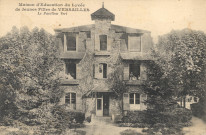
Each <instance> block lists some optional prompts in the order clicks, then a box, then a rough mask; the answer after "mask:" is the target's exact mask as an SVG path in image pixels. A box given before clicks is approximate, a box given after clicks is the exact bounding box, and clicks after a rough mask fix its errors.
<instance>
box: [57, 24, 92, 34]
mask: <svg viewBox="0 0 206 135" xmlns="http://www.w3.org/2000/svg"><path fill="white" fill-rule="evenodd" d="M94 27H95V25H94V24H90V25H81V26H76V27H70V28H59V29H54V31H55V32H80V31H91V29H92V28H94Z"/></svg>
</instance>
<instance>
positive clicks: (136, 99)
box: [129, 93, 140, 104]
mask: <svg viewBox="0 0 206 135" xmlns="http://www.w3.org/2000/svg"><path fill="white" fill-rule="evenodd" d="M129 103H130V104H140V94H139V93H130V94H129Z"/></svg>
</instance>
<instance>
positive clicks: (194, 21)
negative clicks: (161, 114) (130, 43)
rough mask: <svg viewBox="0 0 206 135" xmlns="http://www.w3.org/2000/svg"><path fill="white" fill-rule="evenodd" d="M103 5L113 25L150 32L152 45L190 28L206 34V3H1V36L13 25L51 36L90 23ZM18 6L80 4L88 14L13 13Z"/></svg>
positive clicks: (160, 0)
mask: <svg viewBox="0 0 206 135" xmlns="http://www.w3.org/2000/svg"><path fill="white" fill-rule="evenodd" d="M102 2H104V7H105V8H106V9H108V10H109V11H110V12H112V13H113V14H115V21H113V22H112V24H116V25H122V26H127V27H132V28H137V29H143V30H148V31H151V35H152V37H153V39H154V42H156V41H157V39H158V36H160V35H163V34H166V33H169V32H170V31H171V30H181V29H184V28H190V29H194V30H201V31H204V32H205V33H206V0H0V37H1V36H4V35H5V34H6V33H7V32H9V31H10V30H11V28H12V27H13V26H16V27H18V28H20V27H22V26H27V27H29V28H30V29H32V28H34V27H39V28H44V29H45V30H47V31H48V32H50V33H52V34H54V29H55V28H67V27H74V26H78V25H87V24H93V23H94V21H92V20H91V16H90V15H91V14H92V13H93V12H95V11H96V10H98V9H99V8H101V7H102ZM19 3H27V4H37V3H47V4H53V3H58V4H65V3H68V4H72V3H73V4H80V5H81V4H83V5H84V8H88V9H89V11H86V12H82V11H69V12H67V15H38V14H37V12H34V11H27V12H25V11H15V9H16V8H20V9H22V7H19ZM23 8H28V6H25V7H23ZM30 8H35V7H32V6H30ZM48 8H50V7H48ZM55 8H56V7H55ZM69 8H71V7H69ZM59 13H60V12H59Z"/></svg>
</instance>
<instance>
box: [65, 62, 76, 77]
mask: <svg viewBox="0 0 206 135" xmlns="http://www.w3.org/2000/svg"><path fill="white" fill-rule="evenodd" d="M66 79H69V80H72V79H76V64H75V63H66Z"/></svg>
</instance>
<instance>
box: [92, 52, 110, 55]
mask: <svg viewBox="0 0 206 135" xmlns="http://www.w3.org/2000/svg"><path fill="white" fill-rule="evenodd" d="M95 55H96V56H110V55H111V52H108V51H96V52H95Z"/></svg>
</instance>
